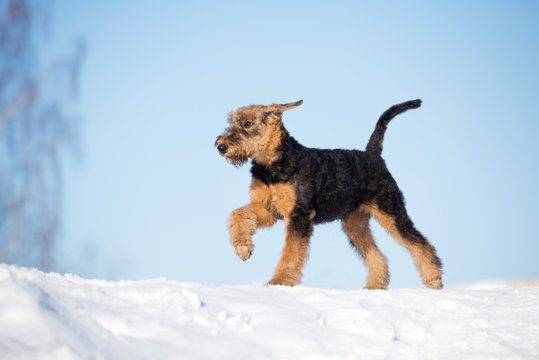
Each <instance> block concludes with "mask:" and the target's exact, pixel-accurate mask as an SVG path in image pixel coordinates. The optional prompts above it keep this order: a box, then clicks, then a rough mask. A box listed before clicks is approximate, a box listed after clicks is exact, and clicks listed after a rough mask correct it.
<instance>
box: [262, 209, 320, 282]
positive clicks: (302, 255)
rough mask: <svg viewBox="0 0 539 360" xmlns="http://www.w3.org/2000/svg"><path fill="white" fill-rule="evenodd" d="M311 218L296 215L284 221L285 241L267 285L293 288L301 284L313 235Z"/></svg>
mask: <svg viewBox="0 0 539 360" xmlns="http://www.w3.org/2000/svg"><path fill="white" fill-rule="evenodd" d="M312 217H313V216H308V215H296V216H294V217H291V218H287V219H285V223H286V239H285V243H284V247H283V251H282V253H281V259H280V260H279V263H278V264H277V268H276V269H275V273H274V274H273V278H272V279H271V280H270V281H269V282H268V285H288V286H294V285H298V284H299V283H300V282H301V277H302V273H301V271H302V270H303V267H304V265H305V259H306V258H307V254H308V252H309V243H310V240H311V235H312V233H313V227H314V224H313V221H312Z"/></svg>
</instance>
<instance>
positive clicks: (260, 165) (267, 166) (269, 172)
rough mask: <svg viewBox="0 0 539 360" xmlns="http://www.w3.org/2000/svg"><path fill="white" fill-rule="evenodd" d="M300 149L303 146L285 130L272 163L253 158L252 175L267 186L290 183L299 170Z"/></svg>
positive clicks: (273, 155)
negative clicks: (297, 165)
mask: <svg viewBox="0 0 539 360" xmlns="http://www.w3.org/2000/svg"><path fill="white" fill-rule="evenodd" d="M300 148H302V145H301V144H300V143H298V142H297V141H296V139H294V138H293V137H292V136H290V134H289V133H288V131H287V130H286V129H284V128H283V131H282V132H281V141H280V142H279V144H278V146H276V148H275V150H274V152H273V154H272V156H271V158H272V161H259V158H258V157H256V158H253V160H252V166H251V174H252V175H253V177H255V178H257V179H259V180H261V181H262V182H264V183H266V184H267V185H270V184H274V183H279V182H287V181H289V180H290V178H291V177H292V175H293V173H294V171H296V170H297V167H296V166H295V163H296V161H297V156H296V154H297V153H298V150H299V149H300ZM264 160H265V159H264Z"/></svg>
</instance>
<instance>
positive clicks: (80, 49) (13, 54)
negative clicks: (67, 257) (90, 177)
mask: <svg viewBox="0 0 539 360" xmlns="http://www.w3.org/2000/svg"><path fill="white" fill-rule="evenodd" d="M50 14H51V2H48V1H43V2H41V1H31V0H0V261H2V262H9V263H15V264H20V265H25V266H38V267H40V268H42V269H45V270H47V269H50V268H51V266H52V265H53V249H54V244H55V241H56V239H57V237H58V234H59V226H60V204H61V189H62V181H61V180H62V177H61V164H62V155H63V154H64V153H66V152H70V151H72V150H73V149H74V145H75V144H76V130H77V127H78V126H77V125H78V120H77V117H76V116H75V115H74V109H73V108H74V104H75V98H76V95H77V91H76V90H77V87H78V85H77V79H78V72H79V68H80V64H81V61H82V58H83V54H84V46H83V43H82V41H78V42H77V43H76V45H75V46H74V49H73V51H72V52H71V54H70V55H68V56H65V57H63V58H61V59H58V60H55V61H51V62H50V63H48V64H45V65H44V64H42V62H43V60H42V59H40V57H39V56H38V55H39V50H40V49H43V46H45V45H46V44H45V34H46V29H47V20H48V19H49V17H50Z"/></svg>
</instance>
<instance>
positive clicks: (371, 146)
mask: <svg viewBox="0 0 539 360" xmlns="http://www.w3.org/2000/svg"><path fill="white" fill-rule="evenodd" d="M420 106H421V100H420V99H417V100H410V101H406V102H403V103H402V104H397V105H393V106H392V107H390V108H389V109H387V110H386V111H384V113H383V114H382V116H380V119H378V122H377V123H376V128H375V129H374V132H373V133H372V135H371V138H370V139H369V143H368V144H367V152H369V153H371V154H375V155H378V156H380V155H381V154H382V146H383V143H384V134H385V132H386V129H387V124H389V122H390V121H391V119H393V118H394V117H395V116H397V115H399V114H400V113H402V112H405V111H406V110H409V109H417V108H418V107H420Z"/></svg>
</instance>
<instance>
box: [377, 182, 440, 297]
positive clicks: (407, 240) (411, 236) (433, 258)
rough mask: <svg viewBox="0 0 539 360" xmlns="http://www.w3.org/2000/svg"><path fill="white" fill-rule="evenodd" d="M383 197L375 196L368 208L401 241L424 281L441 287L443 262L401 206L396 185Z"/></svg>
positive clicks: (428, 285)
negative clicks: (375, 199) (394, 188)
mask: <svg viewBox="0 0 539 360" xmlns="http://www.w3.org/2000/svg"><path fill="white" fill-rule="evenodd" d="M386 195H387V196H386V197H384V199H383V200H382V199H378V200H377V201H376V202H375V203H374V204H372V205H371V206H369V210H370V211H371V213H372V214H373V215H374V217H375V218H376V220H377V221H378V222H379V223H380V225H382V227H383V228H385V229H386V231H387V232H388V233H389V234H390V235H391V236H393V237H394V238H395V239H396V240H397V241H398V242H399V243H400V244H402V245H403V246H404V247H406V249H408V251H409V252H410V254H412V257H413V258H414V261H415V264H416V266H417V268H418V270H419V272H420V274H421V279H422V280H423V284H424V285H425V286H426V287H428V288H431V289H442V288H443V284H442V263H441V261H440V259H439V258H438V255H436V250H435V249H434V246H432V245H431V244H430V243H429V241H428V240H427V238H426V237H424V236H423V235H422V234H421V233H420V232H419V231H418V230H417V229H416V228H415V226H414V224H413V222H412V220H410V217H409V216H408V214H407V212H406V209H405V207H404V199H403V197H402V194H401V193H400V190H398V189H397V188H396V191H394V192H393V193H392V194H387V193H386Z"/></svg>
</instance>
